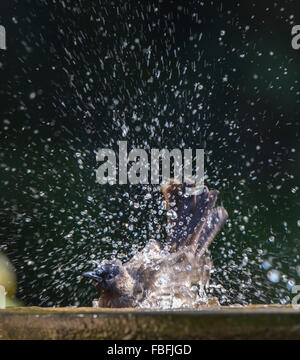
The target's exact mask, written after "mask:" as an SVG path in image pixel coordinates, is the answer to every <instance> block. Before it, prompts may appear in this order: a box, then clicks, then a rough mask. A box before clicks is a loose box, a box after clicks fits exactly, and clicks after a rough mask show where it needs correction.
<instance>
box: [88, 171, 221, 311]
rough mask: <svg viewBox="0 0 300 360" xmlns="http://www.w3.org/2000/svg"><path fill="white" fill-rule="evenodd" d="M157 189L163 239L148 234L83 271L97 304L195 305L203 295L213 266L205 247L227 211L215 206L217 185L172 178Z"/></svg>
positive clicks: (164, 307)
mask: <svg viewBox="0 0 300 360" xmlns="http://www.w3.org/2000/svg"><path fill="white" fill-rule="evenodd" d="M188 188H189V190H192V191H189V192H188V191H187V190H188ZM161 190H162V193H163V196H164V199H165V204H166V210H167V226H166V230H167V241H166V242H165V244H164V245H163V244H162V243H160V242H158V241H156V240H154V239H150V240H149V242H148V243H146V246H145V247H144V248H143V249H142V250H141V251H139V252H137V253H136V254H135V255H134V256H133V257H132V258H131V259H130V260H129V261H127V262H125V263H122V262H121V261H120V260H119V259H113V260H103V261H102V262H101V263H99V266H98V267H97V268H96V269H95V270H92V271H87V272H85V273H83V274H82V276H83V277H86V278H89V279H92V282H93V283H94V285H95V286H96V288H97V289H98V291H99V295H100V297H99V300H98V304H97V307H103V308H148V309H155V308H157V309H162V308H163V309H172V308H173V309H174V308H195V307H197V306H199V305H201V304H203V303H205V301H206V300H207V296H206V292H205V290H206V289H207V287H208V285H209V279H210V273H211V271H212V266H213V265H212V261H211V258H210V253H209V250H208V247H209V245H210V244H211V242H212V241H213V239H214V238H215V236H216V234H217V233H218V231H219V230H220V229H221V227H222V226H223V224H224V223H225V221H226V219H227V217H228V213H227V211H226V210H225V209H224V207H222V206H218V207H215V203H216V200H217V197H218V194H219V192H218V191H217V190H209V189H208V188H207V186H203V187H202V191H199V190H197V191H196V187H195V182H194V181H192V180H189V179H185V180H184V181H183V182H182V183H181V182H179V181H178V180H176V179H174V178H171V179H169V181H168V182H167V183H165V184H163V185H162V187H161ZM216 300H217V299H216ZM206 303H207V302H206Z"/></svg>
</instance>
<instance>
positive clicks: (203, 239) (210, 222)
mask: <svg viewBox="0 0 300 360" xmlns="http://www.w3.org/2000/svg"><path fill="white" fill-rule="evenodd" d="M227 218H228V213H227V211H226V210H225V209H224V208H223V207H220V206H219V207H217V208H215V209H213V210H212V211H211V212H210V214H209V215H208V217H207V220H206V222H205V225H204V227H203V229H202V231H201V234H200V236H199V239H198V240H197V244H198V245H197V249H196V255H197V256H202V255H203V254H204V252H205V250H206V249H207V248H208V246H209V245H210V243H211V242H212V241H213V239H214V238H215V236H216V235H217V233H218V232H219V231H220V229H221V227H222V226H223V224H224V222H225V221H226V219H227ZM196 236H197V235H196Z"/></svg>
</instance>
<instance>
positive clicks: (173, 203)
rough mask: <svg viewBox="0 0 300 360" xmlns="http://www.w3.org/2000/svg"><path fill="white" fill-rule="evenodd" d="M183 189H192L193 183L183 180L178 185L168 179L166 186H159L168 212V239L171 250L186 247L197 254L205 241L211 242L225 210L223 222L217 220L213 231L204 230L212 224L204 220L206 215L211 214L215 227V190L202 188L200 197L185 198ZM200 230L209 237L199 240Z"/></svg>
mask: <svg viewBox="0 0 300 360" xmlns="http://www.w3.org/2000/svg"><path fill="white" fill-rule="evenodd" d="M187 186H188V187H193V186H194V183H193V182H191V181H187V182H185V183H183V184H179V183H176V182H175V181H174V179H170V182H169V183H168V184H165V185H163V186H162V192H163V194H164V197H165V200H166V202H167V210H168V222H169V236H168V237H169V242H170V244H171V250H172V251H178V250H179V249H180V248H183V247H185V246H189V247H190V250H191V251H192V252H196V251H197V252H198V253H199V252H200V248H202V247H205V244H206V243H207V241H208V240H209V241H208V244H209V243H210V242H211V241H212V239H213V237H214V236H215V235H216V233H217V231H218V230H219V228H220V227H221V225H222V224H223V222H224V221H225V219H226V216H227V215H226V216H225V213H226V211H225V210H224V211H225V212H224V213H223V216H222V219H223V221H220V223H219V224H218V226H215V229H214V230H212V229H211V230H210V231H208V229H207V226H208V225H207V223H210V224H211V223H214V222H211V221H210V222H209V221H208V219H211V218H210V217H209V216H210V214H213V216H212V218H213V219H214V220H215V222H216V225H217V220H216V219H217V217H216V214H215V213H214V212H212V209H213V207H214V205H215V203H216V200H217V197H218V191H217V190H211V191H209V190H208V188H207V187H206V186H204V187H203V191H202V192H201V193H200V194H194V195H187V194H186V187H187ZM226 214H227V213H226ZM220 218H221V215H220ZM203 229H206V231H205V233H207V234H209V235H208V236H203V237H201V234H202V232H203ZM207 246H208V245H207ZM207 246H206V247H205V248H207Z"/></svg>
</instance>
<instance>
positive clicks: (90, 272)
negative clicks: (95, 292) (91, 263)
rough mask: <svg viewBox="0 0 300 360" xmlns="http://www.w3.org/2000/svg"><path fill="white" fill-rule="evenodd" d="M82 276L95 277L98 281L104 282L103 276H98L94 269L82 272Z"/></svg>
mask: <svg viewBox="0 0 300 360" xmlns="http://www.w3.org/2000/svg"><path fill="white" fill-rule="evenodd" d="M82 276H84V277H87V278H90V279H93V280H95V281H97V282H98V283H100V282H102V278H101V277H100V276H97V275H96V273H95V272H94V271H87V272H85V273H83V274H82Z"/></svg>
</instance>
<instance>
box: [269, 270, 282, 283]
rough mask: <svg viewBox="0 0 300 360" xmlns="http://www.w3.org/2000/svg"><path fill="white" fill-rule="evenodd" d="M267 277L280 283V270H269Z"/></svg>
mask: <svg viewBox="0 0 300 360" xmlns="http://www.w3.org/2000/svg"><path fill="white" fill-rule="evenodd" d="M267 277H268V279H269V280H270V281H272V282H273V283H278V282H279V280H280V272H279V271H278V270H275V269H272V270H270V271H268V273H267Z"/></svg>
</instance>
